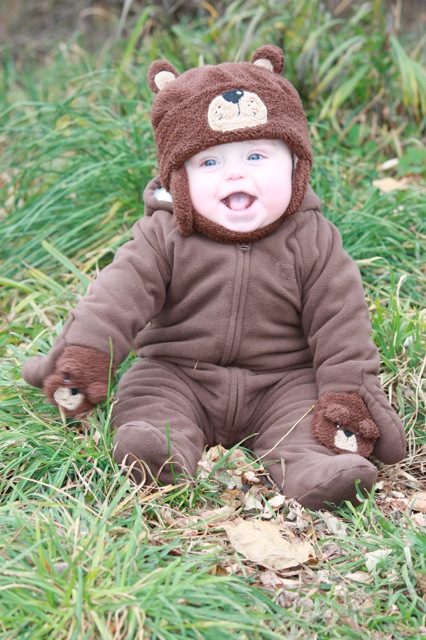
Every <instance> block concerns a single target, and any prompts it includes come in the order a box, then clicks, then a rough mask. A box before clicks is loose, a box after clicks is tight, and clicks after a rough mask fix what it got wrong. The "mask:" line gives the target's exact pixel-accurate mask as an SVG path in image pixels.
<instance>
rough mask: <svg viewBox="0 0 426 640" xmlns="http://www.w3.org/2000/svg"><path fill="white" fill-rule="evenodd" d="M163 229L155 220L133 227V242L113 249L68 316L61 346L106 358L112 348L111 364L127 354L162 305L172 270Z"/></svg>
mask: <svg viewBox="0 0 426 640" xmlns="http://www.w3.org/2000/svg"><path fill="white" fill-rule="evenodd" d="M167 216H168V217H169V218H170V217H171V216H170V214H167ZM161 231H162V229H161V227H160V228H159V229H158V228H157V227H156V226H155V222H154V220H153V218H146V219H143V220H140V221H139V222H138V223H136V225H135V226H134V227H133V239H132V240H131V241H130V242H127V243H126V244H125V245H123V246H122V247H121V248H120V249H119V250H118V251H117V253H116V256H115V258H114V261H113V262H112V263H111V264H110V265H109V266H108V267H106V268H105V269H103V270H102V271H101V273H100V274H99V276H98V277H97V278H96V280H95V281H94V283H93V284H92V285H91V287H90V290H89V293H88V294H87V295H86V297H85V298H83V300H81V302H80V303H79V304H78V305H77V307H76V308H75V309H74V310H73V311H72V312H71V313H70V315H69V319H68V322H67V323H66V325H65V327H64V331H63V333H62V335H61V336H60V337H59V340H60V341H61V342H62V343H65V344H66V345H67V346H70V345H74V346H80V347H91V348H93V349H97V350H99V351H101V352H103V353H107V354H109V353H110V345H112V349H113V359H114V365H115V366H117V365H118V364H120V363H121V362H122V361H123V360H124V359H125V358H126V357H127V356H128V354H129V353H130V351H131V349H132V345H133V341H134V339H135V337H136V335H137V333H138V332H139V331H140V330H141V329H143V328H144V326H145V325H146V324H147V323H148V322H149V321H150V320H151V319H152V318H153V317H155V316H156V315H157V314H158V313H159V311H160V310H161V309H162V307H163V305H164V301H165V295H166V288H167V285H168V282H169V280H170V273H171V269H170V264H169V262H168V259H167V255H166V253H167V252H166V250H165V248H164V234H162V233H161Z"/></svg>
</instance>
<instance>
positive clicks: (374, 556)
mask: <svg viewBox="0 0 426 640" xmlns="http://www.w3.org/2000/svg"><path fill="white" fill-rule="evenodd" d="M391 553H392V549H377V551H370V552H369V553H366V554H365V566H366V567H367V569H368V571H370V572H373V571H374V570H375V569H376V567H377V565H378V564H380V563H381V562H382V561H383V560H386V558H388V557H389V556H390V554H391Z"/></svg>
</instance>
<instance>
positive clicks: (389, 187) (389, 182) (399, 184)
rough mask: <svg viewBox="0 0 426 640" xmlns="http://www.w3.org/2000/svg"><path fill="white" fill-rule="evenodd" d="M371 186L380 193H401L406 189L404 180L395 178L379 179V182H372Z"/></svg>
mask: <svg viewBox="0 0 426 640" xmlns="http://www.w3.org/2000/svg"><path fill="white" fill-rule="evenodd" d="M373 185H374V186H375V187H377V188H378V189H379V191H381V192H382V193H390V192H391V191H401V190H403V189H406V188H407V183H406V181H405V180H396V179H395V178H381V179H380V180H373Z"/></svg>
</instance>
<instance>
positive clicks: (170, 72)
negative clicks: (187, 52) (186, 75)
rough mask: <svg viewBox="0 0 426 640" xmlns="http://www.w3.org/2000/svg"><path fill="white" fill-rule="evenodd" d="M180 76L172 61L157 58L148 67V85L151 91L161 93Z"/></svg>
mask: <svg viewBox="0 0 426 640" xmlns="http://www.w3.org/2000/svg"><path fill="white" fill-rule="evenodd" d="M178 76H179V73H178V72H177V71H176V69H175V68H174V66H173V65H172V64H171V63H170V62H167V60H155V62H153V63H152V64H151V65H150V67H149V69H148V85H149V87H150V89H151V91H153V92H154V93H159V92H160V91H161V90H162V89H164V87H166V86H167V85H168V84H170V83H171V82H173V81H174V80H176V78H177V77H178Z"/></svg>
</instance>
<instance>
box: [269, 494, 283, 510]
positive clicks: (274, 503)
mask: <svg viewBox="0 0 426 640" xmlns="http://www.w3.org/2000/svg"><path fill="white" fill-rule="evenodd" d="M284 502H285V498H284V496H283V495H282V494H278V495H276V496H274V497H273V498H270V499H269V500H268V505H269V506H270V507H271V509H280V508H281V507H282V506H283V504H284Z"/></svg>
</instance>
